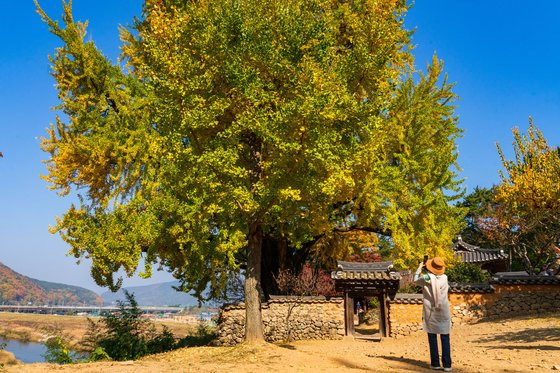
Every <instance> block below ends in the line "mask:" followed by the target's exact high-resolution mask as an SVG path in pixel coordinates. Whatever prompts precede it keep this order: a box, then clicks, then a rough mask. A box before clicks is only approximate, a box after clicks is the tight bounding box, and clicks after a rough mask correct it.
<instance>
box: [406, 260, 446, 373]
mask: <svg viewBox="0 0 560 373" xmlns="http://www.w3.org/2000/svg"><path fill="white" fill-rule="evenodd" d="M422 268H426V270H427V271H428V273H427V274H425V275H422V274H421V272H422ZM444 272H445V263H444V261H443V259H442V258H440V257H438V256H436V257H435V258H433V259H430V260H428V261H426V262H425V263H420V265H419V266H418V269H417V270H416V273H415V274H414V283H415V284H417V285H419V286H421V287H422V295H423V296H424V308H423V309H422V324H423V327H424V331H425V332H427V333H428V342H429V343H430V368H432V369H441V365H440V363H439V352H438V343H437V335H438V334H439V335H440V338H441V362H442V364H443V370H444V371H446V372H449V371H451V347H450V344H449V332H450V330H451V313H450V311H449V299H448V298H447V293H448V291H449V285H448V284H447V276H446V275H444Z"/></svg>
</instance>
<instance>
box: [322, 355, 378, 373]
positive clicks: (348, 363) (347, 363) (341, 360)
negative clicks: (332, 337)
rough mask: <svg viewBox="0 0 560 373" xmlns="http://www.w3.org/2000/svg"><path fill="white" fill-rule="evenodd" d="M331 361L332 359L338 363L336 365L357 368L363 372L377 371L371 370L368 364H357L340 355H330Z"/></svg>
mask: <svg viewBox="0 0 560 373" xmlns="http://www.w3.org/2000/svg"><path fill="white" fill-rule="evenodd" d="M331 361H333V362H334V363H336V364H338V365H342V366H343V367H345V368H350V369H358V370H361V371H365V372H377V370H373V369H371V368H370V367H368V366H365V365H362V364H357V363H354V362H353V361H350V360H348V359H344V358H341V357H331Z"/></svg>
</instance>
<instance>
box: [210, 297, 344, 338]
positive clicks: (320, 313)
mask: <svg viewBox="0 0 560 373" xmlns="http://www.w3.org/2000/svg"><path fill="white" fill-rule="evenodd" d="M262 317H263V324H264V334H265V339H266V340H267V341H269V342H274V341H285V340H302V339H340V338H342V337H344V300H343V299H342V298H330V299H326V298H325V297H272V298H271V299H270V301H268V302H267V303H263V305H262ZM244 336H245V306H244V304H243V303H241V304H238V305H229V306H225V307H223V308H222V310H221V311H220V316H219V319H218V338H217V343H218V344H220V345H225V346H231V345H234V344H237V343H240V342H243V340H244Z"/></svg>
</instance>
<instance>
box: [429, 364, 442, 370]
mask: <svg viewBox="0 0 560 373" xmlns="http://www.w3.org/2000/svg"><path fill="white" fill-rule="evenodd" d="M430 369H432V370H441V367H435V366H433V365H430Z"/></svg>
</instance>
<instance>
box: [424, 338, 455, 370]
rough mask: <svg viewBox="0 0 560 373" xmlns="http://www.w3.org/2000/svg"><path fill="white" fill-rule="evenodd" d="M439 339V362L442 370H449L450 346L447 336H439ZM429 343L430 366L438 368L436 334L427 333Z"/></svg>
mask: <svg viewBox="0 0 560 373" xmlns="http://www.w3.org/2000/svg"><path fill="white" fill-rule="evenodd" d="M440 339H441V362H442V364H443V367H444V368H451V346H450V344H449V334H440ZM428 342H430V365H431V366H433V367H439V366H440V365H439V352H438V343H437V334H432V333H428Z"/></svg>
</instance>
